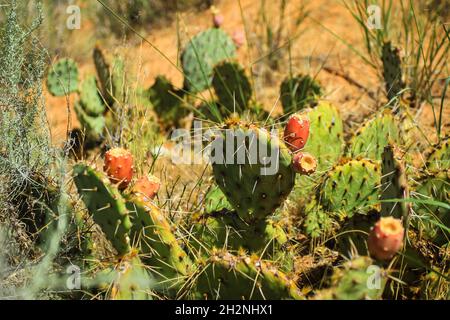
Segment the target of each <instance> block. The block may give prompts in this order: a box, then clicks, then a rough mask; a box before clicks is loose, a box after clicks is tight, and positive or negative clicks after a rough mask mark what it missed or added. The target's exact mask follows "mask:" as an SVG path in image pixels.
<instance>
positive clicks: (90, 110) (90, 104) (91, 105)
mask: <svg viewBox="0 0 450 320" xmlns="http://www.w3.org/2000/svg"><path fill="white" fill-rule="evenodd" d="M80 103H81V105H82V107H83V110H84V111H85V112H86V113H87V114H88V115H89V116H93V117H96V116H99V115H101V114H103V112H105V109H106V106H105V104H104V103H103V99H102V97H101V96H100V94H99V92H98V88H97V79H96V78H95V76H93V75H91V76H88V77H87V78H86V79H85V80H84V81H83V82H82V83H81V88H80Z"/></svg>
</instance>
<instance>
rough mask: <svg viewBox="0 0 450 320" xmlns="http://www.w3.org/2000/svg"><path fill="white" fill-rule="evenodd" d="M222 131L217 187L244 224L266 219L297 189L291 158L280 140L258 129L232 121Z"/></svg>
mask: <svg viewBox="0 0 450 320" xmlns="http://www.w3.org/2000/svg"><path fill="white" fill-rule="evenodd" d="M222 129H224V130H223V131H220V132H221V136H219V137H218V138H217V139H216V140H214V141H213V143H212V149H213V151H212V155H213V157H215V158H217V159H216V160H213V165H212V166H213V172H214V178H215V180H216V183H217V185H218V186H219V187H220V188H221V190H222V191H223V193H224V194H225V195H226V196H227V199H228V201H229V202H230V204H231V205H232V206H233V207H234V208H235V209H236V211H237V212H238V214H239V216H240V217H241V218H242V219H243V220H245V221H246V222H248V223H250V222H253V221H255V220H261V219H265V217H267V216H268V215H270V214H272V213H273V212H274V211H275V210H276V209H277V208H278V207H279V206H280V205H281V204H282V202H283V201H284V199H285V198H286V197H287V196H288V195H289V193H290V192H291V190H292V188H293V187H294V181H295V172H294V170H293V168H292V166H291V161H292V159H291V155H290V153H289V151H288V149H287V147H286V146H285V145H284V143H283V142H282V141H281V140H279V139H278V137H277V136H275V135H271V134H269V133H268V132H267V131H265V130H263V129H259V128H258V127H256V126H254V125H251V124H247V123H243V122H241V121H236V122H233V121H229V122H228V123H227V124H226V125H225V127H224V128H222ZM227 144H229V145H232V146H233V149H232V150H230V148H229V147H228V148H227V146H226V145H227ZM227 149H228V150H227ZM264 154H265V155H266V156H265V157H264V158H265V159H266V160H270V163H268V164H266V163H264V162H263V161H264V160H261V159H262V158H263V155H264ZM221 155H222V156H223V158H222V157H221ZM219 158H220V159H219ZM214 162H215V163H214Z"/></svg>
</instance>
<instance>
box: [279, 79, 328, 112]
mask: <svg viewBox="0 0 450 320" xmlns="http://www.w3.org/2000/svg"><path fill="white" fill-rule="evenodd" d="M321 94H322V88H321V86H320V84H319V83H318V82H317V81H316V80H315V79H313V78H311V77H310V76H309V75H298V76H295V77H292V78H291V77H289V78H286V79H285V80H284V81H283V82H282V83H281V86H280V99H281V104H282V106H283V112H284V114H285V115H290V114H292V113H295V112H297V111H299V110H302V109H303V108H305V107H306V106H307V105H309V104H310V103H312V102H314V101H315V100H316V99H317V98H318V97H319V96H320V95H321Z"/></svg>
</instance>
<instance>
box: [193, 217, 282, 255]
mask: <svg viewBox="0 0 450 320" xmlns="http://www.w3.org/2000/svg"><path fill="white" fill-rule="evenodd" d="M191 236H192V240H191V243H192V244H193V247H194V248H196V249H197V251H202V249H206V250H211V249H213V248H226V249H229V250H239V249H245V250H250V251H251V252H255V253H261V252H263V251H264V250H265V251H266V253H267V254H268V255H269V256H270V257H273V253H274V251H275V250H277V249H280V248H281V247H282V246H283V245H284V244H286V243H287V241H288V240H287V236H286V234H285V232H284V231H283V229H282V228H281V227H280V226H279V225H277V224H276V223H275V222H273V221H270V220H267V221H266V220H263V221H259V222H258V223H257V224H255V225H247V224H246V223H244V222H243V221H242V220H241V219H240V218H239V217H238V216H237V215H236V214H235V213H232V212H227V213H220V214H219V213H218V214H215V215H205V216H202V217H201V218H200V219H199V221H198V222H196V223H195V225H194V228H193V231H192V234H191Z"/></svg>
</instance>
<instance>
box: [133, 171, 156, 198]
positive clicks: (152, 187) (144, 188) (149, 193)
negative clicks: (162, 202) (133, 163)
mask: <svg viewBox="0 0 450 320" xmlns="http://www.w3.org/2000/svg"><path fill="white" fill-rule="evenodd" d="M160 187H161V181H160V180H159V179H158V178H157V177H155V176H153V175H148V176H145V177H142V178H139V179H138V180H137V181H136V183H135V184H134V186H133V188H132V190H131V192H132V193H134V194H136V195H138V196H142V197H144V200H152V199H154V198H155V196H156V194H157V193H158V191H159V188H160Z"/></svg>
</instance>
